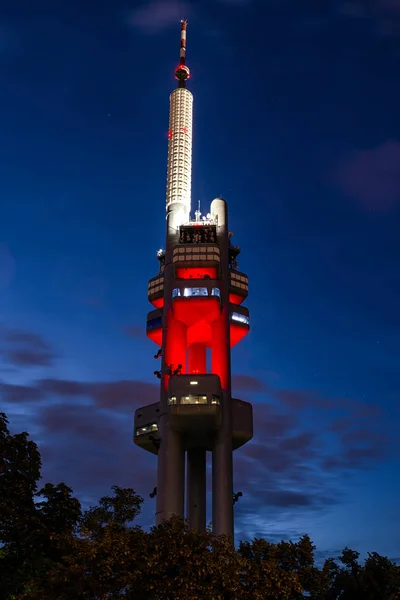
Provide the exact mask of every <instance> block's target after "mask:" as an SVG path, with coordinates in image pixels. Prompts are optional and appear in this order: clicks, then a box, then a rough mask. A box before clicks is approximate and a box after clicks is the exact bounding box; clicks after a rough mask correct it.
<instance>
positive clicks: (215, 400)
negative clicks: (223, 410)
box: [211, 394, 221, 404]
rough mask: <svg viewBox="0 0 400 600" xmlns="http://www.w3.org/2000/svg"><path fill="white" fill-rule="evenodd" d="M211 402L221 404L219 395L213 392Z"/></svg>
mask: <svg viewBox="0 0 400 600" xmlns="http://www.w3.org/2000/svg"><path fill="white" fill-rule="evenodd" d="M211 404H221V402H220V398H219V396H217V395H216V394H213V395H212V398H211Z"/></svg>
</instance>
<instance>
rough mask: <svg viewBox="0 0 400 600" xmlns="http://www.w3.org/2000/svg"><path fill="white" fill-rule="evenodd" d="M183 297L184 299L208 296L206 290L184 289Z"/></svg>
mask: <svg viewBox="0 0 400 600" xmlns="http://www.w3.org/2000/svg"><path fill="white" fill-rule="evenodd" d="M183 295H184V296H185V297H186V298H190V297H193V296H208V290H207V288H200V287H199V288H185V289H184V290H183Z"/></svg>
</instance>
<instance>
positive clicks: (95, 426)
mask: <svg viewBox="0 0 400 600" xmlns="http://www.w3.org/2000/svg"><path fill="white" fill-rule="evenodd" d="M34 419H35V426H36V428H37V430H38V434H37V437H38V442H39V450H40V452H41V455H42V463H43V479H44V480H46V481H52V482H58V481H59V480H60V478H62V479H63V480H64V481H65V482H66V483H67V484H68V485H70V486H71V487H72V488H73V489H74V491H75V492H76V493H78V495H79V496H80V498H81V499H82V500H83V502H84V504H85V503H86V504H90V503H92V502H93V501H97V499H98V497H99V496H100V495H103V494H105V493H108V491H109V489H110V487H111V486H112V485H120V486H123V487H133V488H134V489H135V490H136V491H137V492H138V493H140V494H142V495H145V496H147V495H148V493H149V492H150V491H151V490H152V489H153V487H154V486H155V485H156V460H155V457H154V456H153V455H151V454H150V453H145V452H143V451H142V450H141V449H139V448H137V447H136V446H135V445H134V443H133V419H132V418H131V419H126V417H125V416H124V415H121V414H118V413H117V412H114V413H113V412H110V411H109V410H106V409H99V408H96V409H94V407H93V406H87V405H82V404H77V403H76V402H75V403H74V404H70V403H60V404H57V405H51V406H42V407H40V408H39V409H38V410H37V411H36V412H35V416H34ZM151 508H152V506H151V505H149V504H147V505H145V514H144V515H143V520H144V521H146V520H148V521H150V520H151V517H150V514H149V510H151Z"/></svg>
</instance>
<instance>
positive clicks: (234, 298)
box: [229, 294, 244, 304]
mask: <svg viewBox="0 0 400 600" xmlns="http://www.w3.org/2000/svg"><path fill="white" fill-rule="evenodd" d="M243 300H244V296H240V295H239V294H229V302H231V303H232V304H242V302H243Z"/></svg>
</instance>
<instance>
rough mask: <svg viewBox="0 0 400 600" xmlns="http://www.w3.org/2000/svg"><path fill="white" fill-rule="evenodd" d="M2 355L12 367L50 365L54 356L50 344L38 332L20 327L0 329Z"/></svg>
mask: <svg viewBox="0 0 400 600" xmlns="http://www.w3.org/2000/svg"><path fill="white" fill-rule="evenodd" d="M0 342H1V343H2V348H1V351H2V355H3V359H4V360H5V362H6V363H8V365H11V366H14V367H50V366H52V365H53V364H54V360H55V358H56V356H55V353H54V351H53V348H52V347H51V345H50V344H49V343H48V342H47V341H46V340H45V339H44V338H43V337H42V336H41V335H39V334H37V333H33V332H31V331H23V330H20V329H7V328H3V329H0Z"/></svg>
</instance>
